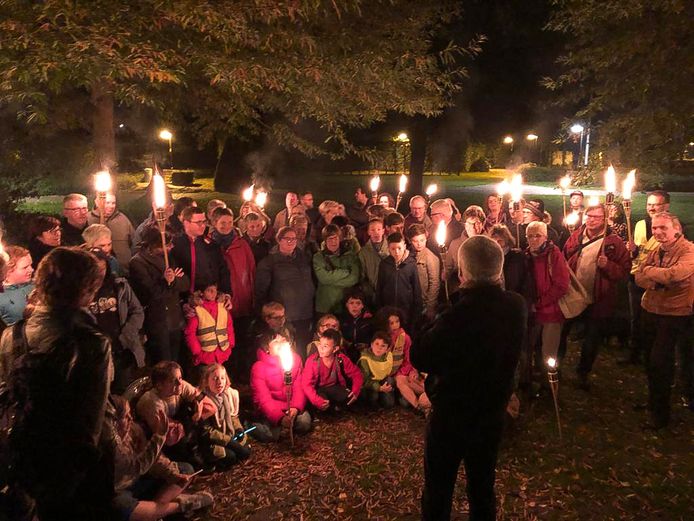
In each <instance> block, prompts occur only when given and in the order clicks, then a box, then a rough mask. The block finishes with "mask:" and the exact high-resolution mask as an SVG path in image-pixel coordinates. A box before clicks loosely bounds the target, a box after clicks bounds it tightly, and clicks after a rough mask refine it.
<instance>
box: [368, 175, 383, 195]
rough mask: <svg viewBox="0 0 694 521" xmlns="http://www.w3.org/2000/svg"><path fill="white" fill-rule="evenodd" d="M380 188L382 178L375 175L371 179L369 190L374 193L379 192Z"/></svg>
mask: <svg viewBox="0 0 694 521" xmlns="http://www.w3.org/2000/svg"><path fill="white" fill-rule="evenodd" d="M379 186H381V178H380V177H379V176H377V175H375V176H373V177H372V178H371V182H370V183H369V188H371V191H372V192H378V187H379Z"/></svg>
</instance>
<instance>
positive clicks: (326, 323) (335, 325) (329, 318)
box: [306, 313, 342, 359]
mask: <svg viewBox="0 0 694 521" xmlns="http://www.w3.org/2000/svg"><path fill="white" fill-rule="evenodd" d="M328 329H334V330H336V331H339V330H340V322H339V321H338V320H337V317H336V316H335V315H331V314H330V313H326V314H325V315H323V316H322V317H320V318H319V319H318V322H316V333H315V334H314V335H313V340H311V342H310V343H309V344H308V345H307V346H306V358H307V359H308V357H309V356H311V355H312V354H313V353H316V352H317V349H318V341H319V340H320V335H321V333H323V331H326V330H328ZM341 346H342V338H340V341H339V342H338V343H337V347H338V349H339V348H340V347H341Z"/></svg>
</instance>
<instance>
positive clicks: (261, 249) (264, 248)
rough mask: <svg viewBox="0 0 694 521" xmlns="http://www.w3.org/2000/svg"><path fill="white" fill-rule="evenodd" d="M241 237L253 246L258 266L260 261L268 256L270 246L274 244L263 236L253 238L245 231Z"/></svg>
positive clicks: (252, 249)
mask: <svg viewBox="0 0 694 521" xmlns="http://www.w3.org/2000/svg"><path fill="white" fill-rule="evenodd" d="M241 238H242V239H243V240H244V241H246V242H247V243H248V245H249V246H250V247H251V251H252V252H253V258H254V259H255V265H256V266H257V265H258V264H260V261H261V260H263V259H264V258H265V257H267V256H268V254H269V253H270V248H271V247H272V245H271V244H270V241H268V240H267V239H264V238H263V237H262V236H261V237H260V238H259V239H257V240H256V239H251V238H250V237H249V236H248V234H247V233H244V234H243V235H242V237H241Z"/></svg>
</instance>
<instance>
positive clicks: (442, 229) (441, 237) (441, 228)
mask: <svg viewBox="0 0 694 521" xmlns="http://www.w3.org/2000/svg"><path fill="white" fill-rule="evenodd" d="M447 232H448V230H447V229H446V222H445V221H441V222H440V223H439V224H438V226H437V227H436V243H437V244H438V245H439V246H442V247H443V246H445V245H446V234H447Z"/></svg>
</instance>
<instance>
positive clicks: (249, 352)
mask: <svg viewBox="0 0 694 521" xmlns="http://www.w3.org/2000/svg"><path fill="white" fill-rule="evenodd" d="M252 321H253V319H252V317H236V318H234V336H235V337H236V345H235V346H234V350H233V351H232V353H231V356H230V357H229V360H228V361H227V363H225V364H224V365H225V366H227V369H228V371H229V374H230V376H231V381H232V382H240V383H248V380H249V378H250V374H251V366H252V365H253V363H254V362H255V361H256V349H255V346H254V345H253V341H252V339H251V337H250V335H249V331H250V328H251V322H252Z"/></svg>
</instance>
